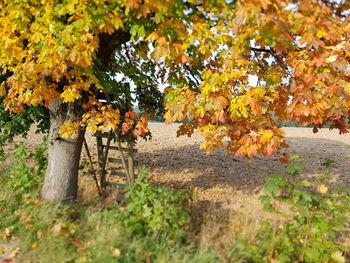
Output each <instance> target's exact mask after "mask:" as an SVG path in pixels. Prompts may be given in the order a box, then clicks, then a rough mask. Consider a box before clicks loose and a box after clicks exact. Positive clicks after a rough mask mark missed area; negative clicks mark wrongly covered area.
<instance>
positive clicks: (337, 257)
mask: <svg viewBox="0 0 350 263" xmlns="http://www.w3.org/2000/svg"><path fill="white" fill-rule="evenodd" d="M331 258H332V259H333V260H334V261H335V262H337V263H345V257H344V256H343V255H342V252H341V251H339V250H338V251H336V252H334V253H333V254H332V255H331Z"/></svg>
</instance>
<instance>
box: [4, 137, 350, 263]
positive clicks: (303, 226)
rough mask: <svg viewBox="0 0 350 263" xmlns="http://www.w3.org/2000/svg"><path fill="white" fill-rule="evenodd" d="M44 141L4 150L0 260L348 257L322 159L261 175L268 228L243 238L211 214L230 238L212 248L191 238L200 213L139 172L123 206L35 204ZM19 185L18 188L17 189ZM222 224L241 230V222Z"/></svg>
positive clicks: (344, 198)
mask: <svg viewBox="0 0 350 263" xmlns="http://www.w3.org/2000/svg"><path fill="white" fill-rule="evenodd" d="M44 145H45V144H43V146H40V147H39V148H38V149H36V150H35V151H32V152H31V151H30V150H29V149H28V148H27V147H26V146H25V145H17V146H16V147H15V150H14V152H13V153H12V155H13V156H14V157H16V162H15V163H14V165H12V166H10V167H8V168H7V169H6V170H5V171H3V172H2V174H1V177H0V179H1V185H2V188H1V190H0V216H1V220H0V233H1V234H0V235H1V241H0V244H1V245H0V247H1V249H2V251H0V252H1V253H4V252H5V253H6V254H5V255H6V260H8V261H5V262H12V261H13V262H50V263H55V262H273V263H275V262H315V263H316V262H334V263H338V262H347V261H348V260H349V254H348V253H349V247H346V246H345V245H344V244H342V242H341V240H342V237H343V236H342V234H344V233H345V234H346V233H347V231H348V229H347V228H346V226H347V225H346V224H347V223H348V219H349V217H348V216H349V215H348V213H349V209H348V203H349V198H350V193H349V189H346V188H344V187H339V186H336V185H334V184H331V183H330V179H331V174H330V173H329V172H328V171H327V167H328V166H329V165H331V163H332V162H331V161H327V162H325V163H324V164H323V166H322V167H321V169H322V172H324V176H321V177H319V178H317V179H316V180H315V181H308V180H307V179H305V178H301V177H300V172H301V170H302V167H303V165H302V163H301V161H302V159H301V157H298V156H293V157H292V160H291V162H292V163H291V164H290V165H289V166H288V167H287V169H286V174H285V175H273V176H271V177H269V178H267V180H266V184H265V193H266V195H264V196H262V197H261V200H262V202H263V204H264V206H265V208H266V209H267V210H269V211H271V213H272V215H274V214H275V215H276V217H278V218H280V219H279V221H278V224H276V222H277V221H276V220H266V221H264V222H261V224H260V226H259V227H258V230H257V231H253V232H252V234H251V235H250V236H245V237H243V236H242V235H241V234H242V232H240V231H232V229H228V228H226V226H225V224H224V223H223V222H224V221H223V220H220V219H219V220H216V221H215V224H216V225H217V227H219V228H220V227H221V232H220V233H218V234H219V238H220V236H225V235H226V236H230V237H231V240H233V242H232V241H231V243H228V244H226V249H225V250H222V249H217V248H216V247H215V246H213V243H214V242H217V240H214V239H213V240H209V242H208V243H207V244H206V245H205V246H203V245H201V244H200V240H199V238H198V234H199V232H200V229H201V228H203V227H205V226H204V224H205V223H206V222H205V221H203V216H204V214H205V213H206V212H205V211H203V210H199V208H198V207H195V206H193V205H194V204H193V203H192V204H191V195H190V194H189V193H185V192H182V191H178V190H172V189H167V188H164V187H155V186H152V184H151V183H150V181H149V180H148V179H147V175H148V172H147V170H146V169H144V170H142V171H141V173H140V177H139V179H138V180H137V182H136V183H135V184H132V185H130V187H129V189H128V192H127V194H126V198H127V200H128V202H127V203H126V204H123V205H122V204H114V205H108V206H103V205H101V204H98V203H97V204H96V203H94V204H90V205H86V204H85V205H83V204H79V203H75V204H74V203H72V204H61V203H56V202H48V201H42V200H40V198H39V189H40V185H41V184H42V180H43V173H42V171H43V169H44V166H45V165H46V164H45V163H46V161H45V158H44V157H43V156H45V155H43V150H44V149H45V148H44ZM30 160H31V161H33V162H28V161H30ZM28 163H29V164H28ZM30 163H31V164H30ZM19 181H20V182H21V185H23V186H24V187H19V185H18V183H17V182H19ZM201 218H202V219H201ZM217 219H218V218H217ZM230 223H231V224H233V225H234V226H235V227H242V223H241V222H238V221H237V222H230ZM246 227H251V226H249V225H247V226H246ZM6 244H11V245H10V246H9V245H7V246H6ZM7 248H8V249H9V251H3V250H4V249H7Z"/></svg>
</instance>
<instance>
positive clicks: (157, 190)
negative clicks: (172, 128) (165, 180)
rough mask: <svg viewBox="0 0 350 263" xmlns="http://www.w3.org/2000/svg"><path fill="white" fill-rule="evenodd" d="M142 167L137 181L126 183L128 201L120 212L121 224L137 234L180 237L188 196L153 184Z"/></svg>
mask: <svg viewBox="0 0 350 263" xmlns="http://www.w3.org/2000/svg"><path fill="white" fill-rule="evenodd" d="M147 177H148V171H147V170H146V169H142V170H141V172H140V175H139V177H138V180H137V182H136V183H134V184H131V185H130V186H129V192H128V193H127V194H126V198H127V199H128V204H127V206H126V209H125V211H123V212H122V214H121V221H122V224H123V225H124V226H126V227H128V228H129V229H132V232H133V233H134V234H138V235H148V234H152V235H158V234H166V235H172V236H174V237H183V236H184V231H183V230H182V229H183V227H184V225H185V224H186V223H188V220H189V213H190V209H189V205H188V200H189V195H188V194H186V193H184V192H181V191H175V190H172V189H167V188H165V187H153V186H152V185H151V183H150V182H149V181H148V179H147Z"/></svg>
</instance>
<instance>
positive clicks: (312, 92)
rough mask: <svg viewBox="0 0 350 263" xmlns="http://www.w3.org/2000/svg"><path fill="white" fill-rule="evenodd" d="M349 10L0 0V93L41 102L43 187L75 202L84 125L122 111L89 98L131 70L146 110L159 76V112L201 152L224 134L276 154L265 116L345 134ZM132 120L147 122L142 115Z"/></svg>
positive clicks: (273, 131) (96, 125) (282, 1)
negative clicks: (196, 139)
mask: <svg viewBox="0 0 350 263" xmlns="http://www.w3.org/2000/svg"><path fill="white" fill-rule="evenodd" d="M348 9H349V3H348V2H347V1H343V2H342V1H337V2H333V1H320V0H303V1H287V0H278V1H277V0H267V1H266V0H248V1H223V0H221V1H201V0H190V1H183V0H165V1H141V0H111V1H102V0H92V1H86V0H72V1H58V0H48V1H39V0H30V1H23V0H15V1H6V0H3V1H1V2H0V10H1V13H0V25H1V26H0V29H1V30H0V44H1V46H2V47H3V48H2V49H1V50H0V67H2V68H3V69H4V73H6V72H10V73H11V77H9V78H8V80H7V82H6V84H4V85H2V88H1V90H0V95H5V100H4V103H5V105H6V108H7V109H9V110H10V111H12V112H21V111H23V110H24V105H30V106H38V105H44V106H46V107H47V108H48V109H49V111H50V136H49V165H48V169H47V173H46V177H45V183H44V187H43V191H42V196H43V197H44V198H47V199H57V200H71V199H75V197H76V189H77V167H78V163H79V157H80V152H81V145H82V140H83V136H84V132H85V129H86V128H88V129H91V130H97V131H102V130H103V129H106V130H111V129H117V128H118V127H120V124H121V120H123V118H124V117H122V118H120V115H121V112H120V110H119V109H118V107H110V106H104V105H102V104H101V103H100V102H99V101H98V99H97V98H98V96H99V95H100V94H101V92H104V91H105V93H106V92H107V91H108V93H113V94H114V95H115V96H116V97H117V98H124V99H125V94H127V93H128V92H123V91H125V90H127V89H128V88H126V85H124V84H125V82H126V80H130V79H131V80H133V81H134V83H135V84H136V87H137V88H136V94H138V93H139V94H143V95H144V96H142V97H143V98H144V99H145V103H141V104H140V105H141V106H143V105H146V106H147V107H144V108H145V110H147V111H152V110H150V108H149V107H148V106H150V105H151V106H156V107H153V108H154V109H156V108H157V106H159V103H161V100H160V99H159V100H157V99H158V98H159V93H157V92H154V91H155V90H156V89H155V87H156V86H157V85H158V83H159V82H163V83H168V84H169V88H168V89H167V90H166V91H167V96H166V110H167V113H166V115H165V117H166V119H167V120H168V121H175V120H184V122H183V124H182V125H181V126H180V129H179V131H178V135H182V134H187V135H191V134H192V133H193V132H194V131H195V130H197V131H198V132H199V133H200V134H202V135H203V136H204V138H205V141H204V143H203V145H202V148H205V149H207V151H209V152H210V151H212V150H213V149H214V148H215V147H222V146H223V139H224V138H225V137H227V138H228V139H229V142H228V144H227V146H226V148H227V150H228V151H231V152H235V154H236V155H246V156H247V157H249V158H250V157H251V156H256V154H257V153H259V152H260V153H263V154H267V155H270V154H272V153H274V152H278V150H279V147H280V146H286V145H285V143H284V137H283V136H284V131H283V130H282V128H280V127H276V123H275V121H274V119H273V118H272V117H273V116H274V115H275V116H277V117H278V119H279V120H280V121H283V120H288V119H289V120H292V121H298V122H299V123H301V124H312V125H313V126H314V127H315V131H316V130H317V128H318V127H321V126H322V125H324V124H326V123H331V128H338V129H339V130H340V132H347V131H348V126H347V119H348V117H349V95H350V93H349V73H348V64H349V55H350V54H349V41H348V40H349V33H348V32H349V23H348V22H349V16H348V13H349V12H348ZM131 54H132V55H131ZM118 73H119V74H122V76H125V77H127V78H126V79H124V80H121V81H117V80H116V79H115V76H117V75H118ZM249 76H255V77H256V78H257V80H258V81H257V83H256V84H252V83H250V82H249ZM122 83H123V85H122ZM129 87H130V86H129ZM6 89H8V92H6ZM143 90H145V92H143V93H142V92H141V91H143ZM147 90H151V91H153V92H154V93H152V96H153V94H155V98H156V99H154V98H153V97H152V96H151V98H150V99H149V98H147V96H146V95H147V94H148V92H147ZM118 94H119V95H118ZM123 94H124V95H123ZM118 96H119V97H118ZM150 101H152V103H153V102H154V103H155V105H152V103H150ZM121 102H122V100H121V101H119V103H121ZM154 111H155V112H156V110H154ZM122 126H123V125H122ZM124 126H126V125H124ZM138 128H139V129H138V132H135V135H137V134H142V133H144V132H145V131H147V127H146V125H145V119H143V121H142V122H141V123H140V125H138Z"/></svg>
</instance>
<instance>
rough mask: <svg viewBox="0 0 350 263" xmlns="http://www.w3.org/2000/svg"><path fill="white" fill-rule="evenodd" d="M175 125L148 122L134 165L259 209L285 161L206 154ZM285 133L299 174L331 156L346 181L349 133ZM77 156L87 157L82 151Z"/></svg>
mask: <svg viewBox="0 0 350 263" xmlns="http://www.w3.org/2000/svg"><path fill="white" fill-rule="evenodd" d="M178 126H179V124H172V125H165V124H163V123H150V128H151V131H152V140H149V141H144V140H139V141H138V143H137V146H136V148H137V149H138V153H137V154H136V160H137V161H138V164H139V166H145V167H148V168H149V169H150V172H151V178H152V180H153V181H154V182H156V183H158V184H162V185H166V186H169V187H174V188H177V189H181V188H189V187H195V189H196V190H195V192H196V195H197V198H198V199H199V200H204V201H207V202H208V203H211V204H216V205H217V206H223V207H226V208H232V209H235V210H237V209H238V210H248V211H252V210H251V209H253V210H256V209H259V208H260V207H261V206H260V203H259V200H258V196H259V195H260V194H261V189H262V185H263V183H264V179H265V178H266V177H267V176H268V175H271V174H280V173H282V172H283V168H284V167H285V164H282V163H281V162H279V161H278V157H276V156H273V157H259V158H257V159H255V160H253V161H252V162H248V161H247V160H246V159H245V158H234V156H233V154H227V153H226V152H225V151H224V150H222V149H220V150H217V151H215V152H214V153H213V154H206V153H205V152H204V151H203V150H200V149H199V145H200V144H201V142H202V139H201V137H200V136H198V135H195V136H193V137H192V138H188V137H184V136H182V137H179V138H177V137H176V130H177V128H178ZM286 132H287V142H288V144H289V145H290V148H288V149H286V150H284V151H285V152H287V153H288V154H299V155H301V156H302V157H304V158H305V159H306V160H305V169H304V171H303V175H304V176H307V177H316V176H317V175H319V171H318V167H319V166H320V165H321V163H323V162H324V161H325V160H327V159H331V160H334V161H336V163H335V165H334V167H333V168H332V172H333V174H334V180H336V181H337V183H340V184H343V185H347V186H350V147H349V146H350V135H339V134H338V132H337V131H335V130H334V131H329V130H327V129H323V130H321V131H320V132H318V133H317V134H314V133H313V132H312V129H309V128H286ZM41 139H42V136H41V135H37V134H34V133H33V132H32V133H30V134H29V136H28V139H27V140H26V143H27V144H28V145H29V146H30V147H31V148H34V147H35V146H36V145H38V144H39V143H40V142H41ZM87 140H88V144H89V147H90V149H91V151H92V152H93V157H94V159H95V160H96V151H95V148H96V147H95V139H94V138H93V137H91V136H90V135H87ZM19 141H23V139H20V138H17V139H16V142H19ZM114 154H115V153H114ZM82 160H87V157H86V154H85V152H84V154H83V158H82ZM7 164H9V161H7ZM90 182H91V181H89V183H90ZM85 188H86V189H87V188H89V187H88V186H87V183H86V182H85V183H82V184H81V189H80V190H81V191H80V193H84V189H85ZM90 188H91V186H90ZM89 196H90V198H94V194H91V193H89Z"/></svg>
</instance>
